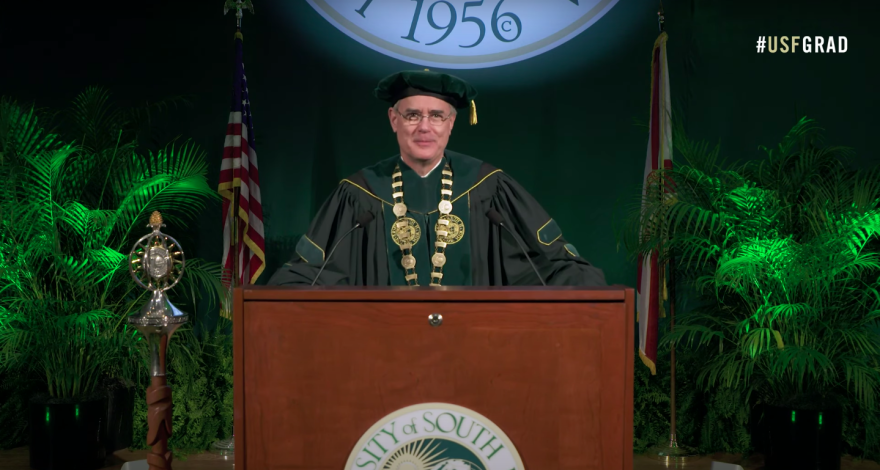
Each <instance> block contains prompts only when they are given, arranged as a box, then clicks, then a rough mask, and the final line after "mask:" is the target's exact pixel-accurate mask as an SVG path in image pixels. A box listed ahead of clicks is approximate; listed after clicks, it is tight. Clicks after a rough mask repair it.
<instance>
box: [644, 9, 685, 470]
mask: <svg viewBox="0 0 880 470" xmlns="http://www.w3.org/2000/svg"><path fill="white" fill-rule="evenodd" d="M665 22H666V16H665V15H664V12H663V1H662V0H661V1H660V9H659V10H658V11H657V26H658V28H659V29H660V33H661V34H662V33H663V32H665V30H666V29H665V26H666V25H665ZM658 190H659V192H660V193H659V197H660V198H661V199H660V200H661V201H663V202H664V203H665V200H664V199H665V192H666V185H665V183H664V182H663V179H662V178H661V180H660V184H659V188H658ZM664 222H665V221H664ZM661 235H662V240H663V244H664V245H665V244H666V243H667V242H668V241H669V237H668V235H669V234H668V233H666V231H665V230H662V231H661ZM660 249H663V250H666V249H668V250H669V256H668V259H667V261H666V263H665V266H664V267H663V269H661V273H663V274H664V275H665V273H666V269H667V268H668V269H669V277H668V281H669V282H668V283H664V284H665V285H666V286H664V287H668V289H669V333H670V334H672V332H673V331H674V330H675V251H674V250H673V249H672V248H667V247H663V246H661V248H660ZM664 277H665V276H664ZM658 297H659V301H660V311H661V312H662V311H663V301H664V299H663V296H662V295H660V296H658ZM669 346H670V351H669V442H667V443H666V444H661V445H658V446H654V447H652V448H651V449H650V450H649V452H648V454H649V455H650V456H651V457H653V458H655V459H658V460H662V461H665V462H666V463H667V464H673V463H674V464H684V463H688V462H689V461H690V460H692V459H693V458H694V457H697V455H696V452H695V451H694V450H693V449H692V448H690V447H688V446H682V445H681V444H679V443H678V436H677V435H676V432H677V419H676V412H675V409H676V405H675V342H671V343H670V344H669Z"/></svg>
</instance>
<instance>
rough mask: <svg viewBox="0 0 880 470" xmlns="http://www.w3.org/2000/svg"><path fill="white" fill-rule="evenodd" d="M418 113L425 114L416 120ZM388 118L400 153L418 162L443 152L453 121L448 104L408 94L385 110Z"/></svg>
mask: <svg viewBox="0 0 880 470" xmlns="http://www.w3.org/2000/svg"><path fill="white" fill-rule="evenodd" d="M419 115H421V116H425V117H424V118H422V119H421V120H419V117H418V116H419ZM407 118H415V120H414V121H413V122H411V121H409V120H408V119H407ZM447 118H448V119H447ZM388 119H390V121H391V129H393V130H394V132H395V133H396V134H397V143H398V144H399V145H400V152H401V153H402V154H404V155H406V156H409V157H411V158H413V159H415V160H421V161H431V160H433V159H435V158H439V157H440V156H441V155H443V151H444V150H445V149H446V144H447V143H449V135H450V134H452V126H453V125H454V124H455V114H454V112H453V108H452V106H451V105H450V104H449V103H447V102H445V101H443V100H441V99H438V98H434V97H433V96H410V97H408V98H404V99H402V100H400V101H398V102H397V104H396V105H395V106H394V107H392V108H390V109H389V110H388Z"/></svg>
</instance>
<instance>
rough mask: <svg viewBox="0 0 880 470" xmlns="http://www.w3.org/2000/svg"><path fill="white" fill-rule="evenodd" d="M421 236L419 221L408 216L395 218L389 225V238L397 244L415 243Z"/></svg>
mask: <svg viewBox="0 0 880 470" xmlns="http://www.w3.org/2000/svg"><path fill="white" fill-rule="evenodd" d="M421 237H422V229H421V227H419V223H418V222H416V221H415V219H412V218H410V217H404V218H402V219H399V220H396V221H395V222H394V225H392V226H391V239H392V240H393V241H394V243H397V245H398V246H399V245H401V244H403V243H408V244H410V245H415V244H416V243H417V242H418V241H419V239H420V238H421Z"/></svg>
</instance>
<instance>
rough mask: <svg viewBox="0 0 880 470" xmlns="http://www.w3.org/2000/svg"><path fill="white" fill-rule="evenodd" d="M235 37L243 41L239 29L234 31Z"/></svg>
mask: <svg viewBox="0 0 880 470" xmlns="http://www.w3.org/2000/svg"><path fill="white" fill-rule="evenodd" d="M235 38H236V39H241V40H242V42H244V36H242V35H241V31H236V32H235Z"/></svg>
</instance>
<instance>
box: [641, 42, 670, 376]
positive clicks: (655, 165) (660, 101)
mask: <svg viewBox="0 0 880 470" xmlns="http://www.w3.org/2000/svg"><path fill="white" fill-rule="evenodd" d="M666 39H667V36H666V33H665V32H663V33H661V34H660V36H659V37H658V38H657V40H656V41H655V42H654V52H653V54H652V56H653V62H652V65H651V121H650V125H649V129H650V130H649V133H648V157H647V160H646V161H645V179H644V186H643V188H644V191H645V196H646V197H655V196H656V197H662V196H661V195H659V194H658V195H652V194H647V193H648V191H651V190H652V189H653V190H654V192H656V191H657V188H658V185H657V182H656V181H655V182H654V184H651V182H652V181H653V179H654V178H656V173H655V172H656V171H657V170H658V169H671V168H672V123H671V119H670V118H671V106H670V97H669V71H668V69H667V63H666ZM662 186H663V185H660V187H662ZM663 191H665V189H663ZM642 229H643V230H644V229H645V228H642ZM638 270H639V271H638V274H639V280H638V284H637V285H638V302H637V309H638V322H639V357H641V358H642V362H644V363H645V365H646V366H648V368H650V369H651V374H652V375H656V374H657V368H656V365H655V364H656V362H657V334H658V331H657V320H658V319H659V318H660V317H661V316H664V315H663V309H662V304H661V302H662V301H663V300H666V276H665V273H664V267H663V266H659V265H658V253H657V252H656V251H655V252H653V253H651V254H650V255H642V256H641V257H640V258H639V267H638Z"/></svg>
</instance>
